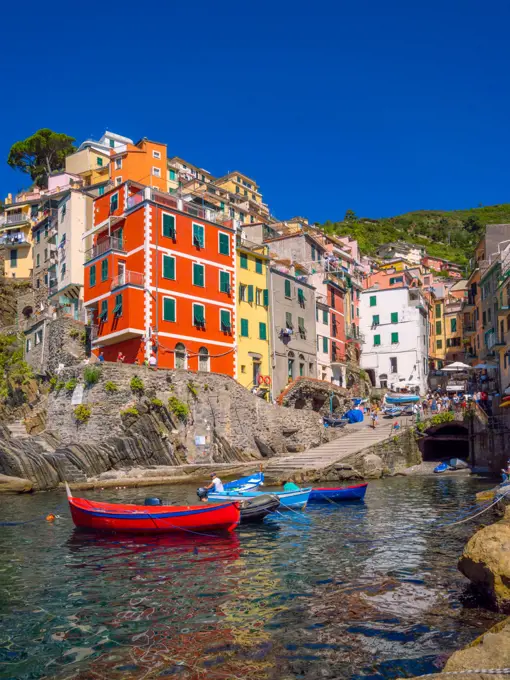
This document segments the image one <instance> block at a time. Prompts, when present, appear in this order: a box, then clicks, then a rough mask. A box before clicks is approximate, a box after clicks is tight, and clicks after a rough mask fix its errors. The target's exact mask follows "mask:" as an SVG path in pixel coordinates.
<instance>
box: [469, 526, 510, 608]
mask: <svg viewBox="0 0 510 680" xmlns="http://www.w3.org/2000/svg"><path fill="white" fill-rule="evenodd" d="M509 555H510V519H507V518H506V517H505V519H504V520H501V521H500V522H496V523H495V524H492V525H490V526H488V527H484V528H483V529H480V530H479V531H477V532H476V534H475V535H474V536H472V537H471V539H470V540H469V541H468V543H467V544H466V546H465V548H464V552H463V553H462V557H461V558H460V560H459V565H458V566H459V569H460V571H461V572H462V573H463V574H464V576H467V578H468V579H469V580H470V581H471V582H472V583H473V584H474V585H475V586H476V587H477V588H478V589H479V590H480V592H482V593H483V594H484V595H485V596H486V597H488V598H489V600H490V601H491V602H492V604H493V605H494V606H495V607H496V608H497V609H498V610H500V611H505V612H509V611H510V557H509Z"/></svg>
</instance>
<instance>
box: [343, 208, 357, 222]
mask: <svg viewBox="0 0 510 680" xmlns="http://www.w3.org/2000/svg"><path fill="white" fill-rule="evenodd" d="M355 221H356V213H355V212H354V210H346V211H345V216H344V222H355Z"/></svg>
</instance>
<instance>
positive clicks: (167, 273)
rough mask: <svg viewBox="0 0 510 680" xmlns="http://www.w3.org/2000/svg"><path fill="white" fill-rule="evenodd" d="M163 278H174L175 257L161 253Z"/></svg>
mask: <svg viewBox="0 0 510 680" xmlns="http://www.w3.org/2000/svg"><path fill="white" fill-rule="evenodd" d="M163 278H164V279H172V280H175V257H172V255H163Z"/></svg>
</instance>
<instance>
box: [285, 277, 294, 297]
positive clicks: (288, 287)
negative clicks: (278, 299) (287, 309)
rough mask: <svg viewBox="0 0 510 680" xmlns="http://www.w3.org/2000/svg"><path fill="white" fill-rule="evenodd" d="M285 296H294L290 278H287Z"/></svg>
mask: <svg viewBox="0 0 510 680" xmlns="http://www.w3.org/2000/svg"><path fill="white" fill-rule="evenodd" d="M285 297H286V298H290V297H292V289H291V285H290V281H289V279H285Z"/></svg>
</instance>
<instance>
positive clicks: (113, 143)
mask: <svg viewBox="0 0 510 680" xmlns="http://www.w3.org/2000/svg"><path fill="white" fill-rule="evenodd" d="M109 141H110V149H114V148H115V140H114V139H110V140H109Z"/></svg>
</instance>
